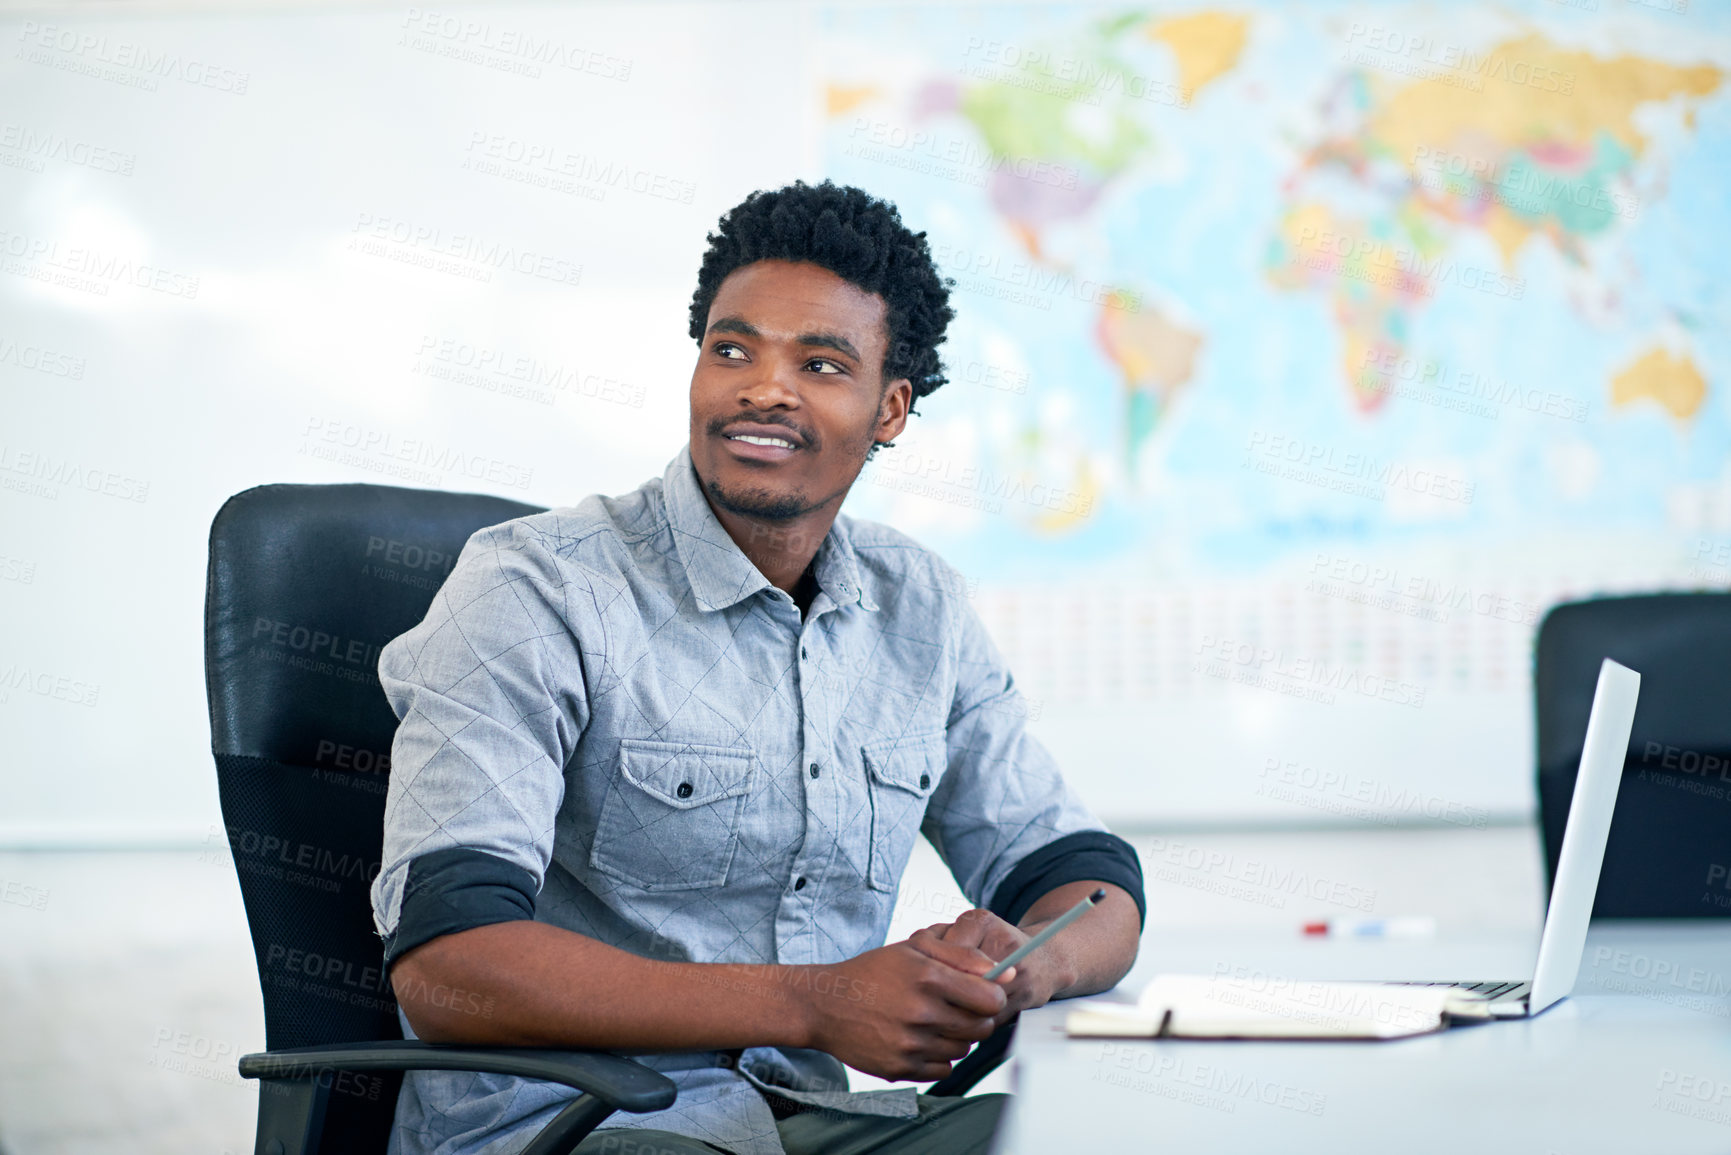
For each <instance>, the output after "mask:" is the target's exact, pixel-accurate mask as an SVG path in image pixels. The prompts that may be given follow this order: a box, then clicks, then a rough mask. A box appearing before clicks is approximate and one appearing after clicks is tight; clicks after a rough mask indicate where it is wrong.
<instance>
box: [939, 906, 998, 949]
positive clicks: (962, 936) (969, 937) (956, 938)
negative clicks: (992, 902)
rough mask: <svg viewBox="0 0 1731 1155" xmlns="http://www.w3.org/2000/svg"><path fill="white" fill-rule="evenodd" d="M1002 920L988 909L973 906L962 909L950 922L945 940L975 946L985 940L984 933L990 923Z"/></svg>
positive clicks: (990, 927) (990, 926)
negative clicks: (969, 908)
mask: <svg viewBox="0 0 1731 1155" xmlns="http://www.w3.org/2000/svg"><path fill="white" fill-rule="evenodd" d="M1001 921H1003V920H1002V919H1000V918H999V917H998V916H997V915H995V914H993V913H992V912H991V911H989V910H982V909H980V908H979V907H974V908H973V909H972V910H964V911H963V912H962V913H961V914H959V915H957V916H956V921H955V922H953V923H951V924H950V929H949V930H948V931H947V932H945V934H944V941H945V942H953V943H956V944H957V945H959V946H972V947H977V946H979V945H980V944H981V943H983V942H985V939H986V934H987V932H988V931H990V930H991V929H992V924H994V923H997V922H1001Z"/></svg>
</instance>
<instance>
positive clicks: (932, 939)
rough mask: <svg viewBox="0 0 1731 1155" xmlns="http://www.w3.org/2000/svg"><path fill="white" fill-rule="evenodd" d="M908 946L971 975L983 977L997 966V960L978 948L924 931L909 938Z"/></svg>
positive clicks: (919, 931) (918, 931)
mask: <svg viewBox="0 0 1731 1155" xmlns="http://www.w3.org/2000/svg"><path fill="white" fill-rule="evenodd" d="M908 944H909V945H910V946H912V947H913V948H914V949H915V950H917V951H919V952H920V953H921V954H923V955H925V956H926V957H927V958H931V959H936V960H937V961H938V962H941V963H945V964H947V965H949V966H952V967H955V968H956V969H957V970H959V971H966V972H967V973H968V974H971V975H983V974H985V973H986V972H987V971H989V970H991V969H992V967H993V966H995V965H996V964H997V960H996V959H994V958H993V957H992V956H991V955H989V954H986V953H985V952H984V951H982V950H980V949H979V948H978V947H976V946H973V945H971V944H966V943H960V942H956V941H954V940H952V939H947V938H940V937H938V936H937V935H934V934H928V933H926V932H925V931H923V930H916V931H915V932H914V933H913V934H912V935H910V936H908Z"/></svg>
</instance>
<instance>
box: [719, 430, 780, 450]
mask: <svg viewBox="0 0 1731 1155" xmlns="http://www.w3.org/2000/svg"><path fill="white" fill-rule="evenodd" d="M728 440H730V441H748V442H750V443H751V444H753V445H785V446H787V448H789V449H792V448H793V442H791V441H788V440H787V439H786V438H782V437H752V436H749V435H747V434H744V433H735V434H732V435H731V436H730V437H729V438H728Z"/></svg>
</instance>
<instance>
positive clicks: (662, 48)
mask: <svg viewBox="0 0 1731 1155" xmlns="http://www.w3.org/2000/svg"><path fill="white" fill-rule="evenodd" d="M407 11H408V9H407V8H406V6H405V7H402V8H381V9H377V10H369V9H355V10H330V11H320V10H311V11H298V12H297V11H289V10H268V9H267V10H262V11H254V12H249V13H245V14H240V15H217V14H191V15H172V14H171V15H160V16H154V17H140V18H129V19H117V18H113V17H103V18H101V19H80V18H78V17H77V15H76V14H72V13H67V12H60V13H36V14H24V15H19V16H14V17H12V18H8V19H7V20H5V22H4V24H0V40H3V41H4V42H5V43H6V45H7V49H6V53H5V58H4V59H3V60H0V108H3V109H5V112H4V114H0V119H3V120H4V121H5V123H6V128H5V131H7V132H10V133H14V134H15V135H14V139H15V140H22V139H23V138H21V137H19V136H18V135H17V134H30V136H29V140H31V141H34V142H36V143H35V146H34V147H36V149H37V152H36V157H37V159H38V160H39V161H40V164H41V168H40V171H28V169H27V168H20V167H16V166H13V167H7V168H0V249H3V250H4V255H5V261H6V264H5V266H4V269H3V272H0V415H3V416H0V453H3V454H6V455H8V456H9V458H10V460H9V461H6V462H0V466H4V467H5V468H4V469H0V475H3V477H4V480H5V485H6V488H4V489H0V526H3V528H0V559H3V560H0V573H4V574H8V575H9V576H10V579H11V580H4V581H0V670H10V671H12V680H13V681H17V680H18V679H19V676H20V673H21V672H24V671H27V672H28V674H29V678H28V679H27V680H25V681H24V682H23V684H22V686H21V687H15V688H12V689H10V690H8V691H6V692H5V700H4V701H3V702H0V784H3V787H0V843H7V844H13V845H17V844H26V845H28V844H34V843H43V842H48V843H52V842H56V841H64V840H68V839H70V840H72V841H75V842H94V843H102V842H105V841H121V842H140V841H142V842H151V841H162V840H170V841H175V840H178V841H189V840H190V841H199V840H201V839H203V838H204V836H205V834H206V832H207V831H208V829H209V826H210V824H211V823H213V822H216V821H218V810H217V803H216V792H215V788H214V771H213V767H212V764H211V758H210V752H209V751H210V745H209V725H208V722H207V717H206V712H205V697H204V672H203V659H202V648H201V647H202V640H201V629H202V620H201V613H202V606H203V596H204V569H205V560H206V536H207V534H208V532H209V527H210V520H211V517H212V516H213V515H214V514H215V512H216V510H217V508H218V507H219V506H220V505H221V503H222V502H223V500H224V499H225V498H227V497H228V496H229V495H230V494H233V493H235V492H237V491H239V490H242V489H245V488H248V487H250V486H253V485H257V484H260V483H263V482H271V481H280V482H345V481H377V482H384V483H394V484H403V485H412V486H421V487H433V488H447V489H456V490H468V491H481V492H492V493H500V494H503V495H505V496H509V497H514V498H518V499H520V500H525V501H530V502H535V503H538V504H546V505H552V504H565V503H569V502H572V501H575V500H577V499H578V498H580V497H581V496H582V495H584V494H586V493H592V492H609V493H613V492H621V491H624V490H628V489H631V488H633V487H635V486H636V485H638V484H639V483H641V482H642V481H643V479H644V478H646V477H648V476H650V475H652V474H659V472H660V471H661V469H662V468H663V466H664V465H665V463H666V461H667V460H668V459H669V458H670V457H671V456H672V454H673V452H674V451H675V450H676V449H677V447H678V446H679V445H681V444H682V443H683V441H684V438H685V426H686V420H687V405H686V389H687V383H688V382H689V379H690V367H691V359H692V357H693V355H694V351H695V346H694V345H693V343H692V342H691V340H690V339H689V338H688V337H687V336H686V335H685V324H686V321H685V318H686V309H687V306H688V304H689V302H690V297H691V292H692V288H693V286H694V284H695V276H696V269H697V262H698V260H699V257H700V256H701V253H702V251H703V245H704V236H705V234H706V232H707V230H709V229H711V228H713V227H714V224H715V221H716V218H717V217H718V216H719V215H720V214H721V213H722V212H723V211H725V210H726V208H728V207H729V206H731V205H732V204H734V203H736V202H737V201H738V200H739V199H740V198H741V197H743V196H744V195H745V194H746V193H747V192H749V191H751V190H752V189H755V188H759V187H765V186H773V185H777V184H781V183H785V182H786V181H789V180H792V179H794V178H795V177H800V176H805V177H812V176H814V175H815V174H814V172H813V170H812V168H811V166H810V164H809V163H808V158H807V155H806V150H807V148H808V142H810V141H811V140H812V139H813V133H812V132H811V131H810V127H809V126H808V125H807V124H805V123H804V122H803V121H802V119H801V118H802V117H803V116H804V115H805V106H804V105H802V104H801V103H799V102H795V101H790V100H788V99H787V91H788V86H789V85H793V86H795V87H798V88H801V89H804V88H806V87H808V86H809V81H808V80H806V79H805V78H804V77H803V76H802V75H801V70H802V69H804V68H805V67H806V66H807V64H808V61H807V60H806V59H805V57H804V56H803V55H802V54H801V53H800V52H799V51H798V45H799V44H800V41H801V29H802V21H803V17H802V16H801V14H800V13H799V12H798V11H797V10H795V9H793V8H789V7H788V6H786V5H775V6H772V7H770V8H761V7H754V6H752V5H728V6H726V8H723V7H721V6H718V5H710V4H696V5H678V6H655V7H653V8H649V9H645V8H644V7H642V6H638V5H625V4H617V5H601V4H596V5H584V6H580V7H572V6H551V5H527V4H526V5H511V6H493V7H487V8H484V9H469V10H463V11H462V16H461V18H462V19H463V20H467V21H479V22H481V23H483V24H484V25H486V30H485V31H484V32H482V33H481V34H480V35H479V36H478V37H476V36H469V37H467V39H465V35H464V34H463V33H462V32H460V31H459V32H458V34H457V35H456V36H454V37H450V36H446V35H442V34H441V32H440V27H441V25H440V24H439V23H437V22H435V23H434V24H433V25H432V31H430V32H429V31H427V25H426V24H424V23H420V22H414V23H411V22H410V21H409V19H408V18H407V16H406V12H407ZM447 11H448V10H447ZM406 24H407V25H409V26H408V27H405V25H406ZM443 27H444V28H445V29H446V30H447V31H452V30H455V29H456V26H455V25H454V24H445V25H443ZM56 30H57V31H56ZM528 35H533V36H537V37H545V38H550V39H551V40H553V41H555V42H558V43H560V44H561V45H562V46H563V48H562V54H563V56H564V58H565V59H568V60H570V61H572V62H573V63H575V64H577V65H578V66H579V67H577V68H558V67H553V66H551V65H542V66H541V71H542V75H540V76H539V77H531V76H525V75H518V74H512V73H509V72H505V71H502V70H500V69H499V68H498V67H497V65H499V64H501V63H508V62H510V61H511V60H512V56H511V55H510V54H509V53H508V52H506V51H503V50H485V49H481V50H475V49H473V48H470V49H467V51H471V52H474V54H476V55H478V56H479V58H480V62H479V63H475V62H471V61H468V60H465V59H461V58H452V57H449V56H445V55H441V54H440V53H441V52H448V51H464V50H465V49H464V48H463V47H462V46H463V45H465V44H470V45H472V44H474V43H477V42H479V43H483V44H487V43H490V44H495V45H500V44H508V43H510V42H511V41H510V40H509V39H508V38H509V37H518V38H520V37H523V36H528ZM85 37H90V38H93V39H90V40H84V39H82V38H85ZM416 37H418V38H419V39H418V40H414V39H412V38H416ZM44 41H46V42H47V43H46V46H44ZM519 42H520V41H519ZM417 44H419V45H421V46H430V47H432V48H433V49H435V51H433V52H428V51H422V50H421V49H420V48H419V47H417ZM15 51H16V52H17V53H19V54H18V55H14V52H15ZM144 54H148V60H149V64H148V65H145V66H138V65H134V66H132V67H126V66H122V65H110V66H108V71H107V72H106V73H105V74H103V75H88V74H85V73H83V72H81V71H77V69H80V68H101V67H102V66H101V65H99V64H98V63H97V62H98V60H100V59H107V60H127V61H140V60H144V59H146V56H145V55H144ZM164 58H167V59H168V60H170V61H172V62H173V63H171V64H169V65H168V66H166V68H164V66H162V65H161V64H160V63H159V62H160V61H161V60H162V59H164ZM39 61H43V62H39ZM44 62H45V63H44ZM742 62H743V63H742ZM771 62H772V63H771ZM151 68H156V69H158V71H151V70H150V69H151ZM164 73H166V74H164ZM141 79H151V80H153V81H154V88H153V89H141V88H139V87H136V86H135V84H136V82H138V81H139V80H141ZM206 81H208V83H205V82H206ZM243 88H244V91H242V89H243ZM495 138H499V139H500V141H501V143H500V145H499V149H500V150H501V151H502V152H505V153H507V154H516V153H517V150H518V148H519V142H520V143H521V145H522V146H523V147H525V148H527V147H535V148H539V149H543V150H545V151H544V152H542V153H537V154H536V155H537V156H548V157H550V158H551V159H550V160H548V161H547V162H545V164H546V165H550V166H551V167H554V168H559V167H561V166H566V165H570V166H572V167H573V169H574V171H577V172H588V173H591V174H594V173H595V172H596V166H600V168H601V171H602V172H603V173H605V172H606V171H607V170H606V166H608V165H613V166H617V167H616V168H615V169H614V170H613V171H614V172H626V173H628V174H629V175H626V176H624V177H623V179H622V180H621V181H620V183H619V184H617V185H613V186H611V187H609V186H607V185H605V184H603V183H600V182H599V181H598V180H596V179H591V180H590V181H589V182H588V183H587V184H585V185H583V186H582V187H583V188H585V189H587V190H588V193H589V195H588V196H584V195H579V194H578V193H576V192H568V191H565V192H562V191H558V190H557V189H550V188H543V187H534V186H530V185H526V184H524V183H522V182H520V181H511V180H507V179H505V178H504V176H502V175H498V174H495V173H483V172H477V171H475V170H474V168H473V162H474V161H475V160H477V159H483V158H484V157H485V154H486V153H487V152H488V150H489V148H490V147H491V142H492V141H493V140H494V139H495ZM44 142H48V143H46V144H45V143H44ZM578 154H581V155H578ZM6 155H7V156H13V157H15V156H16V155H18V150H14V151H13V152H10V153H7V154H6ZM23 155H25V156H29V155H30V153H29V151H28V150H26V151H24V153H23ZM26 163H28V162H26ZM466 163H467V164H469V165H470V167H468V168H466V167H465V165H466ZM537 167H538V166H537V165H521V166H513V165H511V164H510V163H508V162H507V163H505V164H504V165H503V168H504V169H505V170H518V169H522V170H527V171H529V172H534V171H535V170H536V168H537ZM115 169H119V170H121V171H113V170H115ZM105 170H106V171H105ZM639 174H641V175H639ZM601 179H605V177H603V178H601ZM633 182H636V183H637V184H639V185H640V187H641V188H642V189H644V190H645V191H643V192H636V191H633V190H632V187H631V186H632V183H633ZM596 192H599V193H600V194H601V195H602V197H603V199H600V200H595V199H590V198H591V197H593V196H594V195H595V193H596ZM686 198H688V199H686ZM380 221H389V222H394V223H393V224H392V225H387V226H383V227H384V229H385V232H386V234H387V236H388V235H390V234H391V232H392V231H393V230H394V229H397V228H398V227H399V225H400V226H401V227H406V228H408V229H410V230H429V231H436V234H437V236H438V237H439V238H440V239H441V240H440V242H439V243H443V244H446V245H451V246H453V247H455V248H457V249H459V250H462V249H463V246H464V244H465V242H463V241H461V240H459V239H458V238H461V237H473V238H475V239H476V241H477V242H478V243H479V244H480V245H481V246H483V247H486V246H492V245H502V246H512V247H514V249H515V250H516V251H518V252H521V253H532V254H534V255H535V256H536V257H537V258H540V259H543V260H546V261H548V262H550V263H548V264H546V265H545V266H544V269H543V271H544V272H545V273H547V274H549V275H546V276H538V275H529V274H524V273H520V272H516V271H511V270H510V269H509V268H502V269H488V267H487V266H486V265H485V264H484V263H478V262H475V261H458V262H454V264H455V265H456V266H459V267H460V268H461V269H462V270H464V271H465V272H470V273H472V272H473V271H475V270H481V271H482V272H483V273H484V274H486V275H490V280H487V281H484V282H483V281H477V280H475V279H471V277H470V276H466V275H459V274H453V273H448V272H441V271H437V270H430V269H425V268H422V267H418V266H417V265H414V264H410V263H406V262H405V261H404V260H402V259H401V258H405V257H408V258H414V257H416V256H418V255H421V254H426V253H428V251H429V250H430V248H431V247H432V242H431V238H430V237H428V238H426V239H424V240H423V241H422V242H420V243H410V244H393V243H391V242H389V241H388V240H386V241H378V240H377V238H376V237H375V236H374V233H373V230H374V229H375V228H377V227H380V226H377V225H375V224H373V222H380ZM400 235H408V234H400ZM366 240H373V241H375V242H376V251H374V252H368V251H365V249H358V248H357V247H356V245H357V243H360V242H363V241H366ZM392 258H396V259H392ZM110 262H133V263H135V266H136V267H137V268H139V269H141V270H142V269H144V268H146V267H148V268H149V269H150V270H151V271H150V272H148V273H145V272H140V273H139V274H138V275H139V276H140V277H141V278H142V279H144V280H145V283H146V285H147V286H148V285H152V284H154V285H155V286H157V287H138V286H137V285H135V284H132V283H129V281H127V280H126V279H124V278H122V279H120V280H118V281H116V280H113V279H111V278H108V277H104V276H103V275H102V273H103V272H104V271H112V270H113V269H114V268H116V267H119V266H116V265H112V264H110ZM529 267H530V268H534V267H535V265H534V264H533V263H529ZM579 267H580V272H577V271H575V270H577V269H578V268H579ZM69 268H70V269H73V270H77V269H80V268H94V269H95V270H96V272H95V273H94V274H91V273H86V274H84V277H85V281H84V283H81V284H75V285H72V286H68V285H64V284H55V283H53V281H52V279H50V280H46V281H45V280H42V279H39V278H40V277H47V278H53V277H55V276H57V275H59V274H61V273H63V272H65V271H66V270H67V269H69ZM153 277H154V278H157V279H156V280H154V281H153V280H152V278H153ZM559 277H566V278H567V279H574V280H575V281H576V283H575V284H571V283H560V281H559V280H558V279H557V278H559ZM194 279H196V287H194V285H193V280H194ZM93 286H94V289H95V290H96V291H93V288H92V287H93ZM447 341H448V342H451V343H453V344H452V352H451V354H450V355H451V356H453V357H457V358H461V357H463V356H466V355H467V354H463V353H460V352H458V351H457V350H458V348H459V347H471V346H472V347H474V348H476V349H489V350H497V351H500V352H502V353H503V354H505V355H507V356H509V357H510V358H512V359H515V358H518V357H523V358H532V359H534V360H535V361H536V362H539V363H541V364H542V365H543V366H546V365H558V366H561V367H562V368H564V369H565V370H567V371H568V373H567V376H568V379H571V380H574V382H575V385H574V387H573V388H570V389H568V390H566V391H563V392H559V393H557V394H555V395H552V396H551V400H552V404H550V405H549V404H544V403H542V402H541V401H540V400H536V399H532V398H531V399H525V398H517V397H511V396H507V395H504V394H501V393H490V392H486V391H483V390H482V389H480V388H476V387H473V386H469V385H465V384H460V383H456V382H453V381H451V380H439V379H434V378H432V377H429V376H428V375H427V373H426V370H428V369H434V370H437V369H438V368H440V367H441V365H443V366H444V367H448V368H457V367H458V366H457V365H456V364H454V363H453V362H450V361H446V362H443V363H441V361H440V360H439V356H438V354H439V350H440V348H441V345H442V343H443V342H447ZM429 345H431V348H430V349H429V348H428V346H429ZM28 350H38V351H40V350H47V351H49V352H50V353H51V354H52V356H50V357H49V358H48V360H47V361H46V364H47V366H48V368H47V370H46V371H43V370H40V369H33V368H28V367H24V366H23V365H22V364H21V363H20V361H21V360H28V361H30V362H32V363H33V364H41V363H43V362H42V360H41V358H40V356H39V355H38V354H36V353H28V352H27V351H28ZM572 371H574V374H573V372H572ZM483 376H485V374H483ZM494 377H495V379H497V377H498V375H494ZM608 380H610V381H611V382H613V384H608V385H604V384H603V382H604V381H608ZM327 435H334V437H335V439H336V440H334V441H326V440H324V438H325V437H326V436H327ZM364 439H372V444H373V445H374V446H375V448H373V449H371V450H369V451H367V452H364V453H362V454H361V455H360V456H359V457H358V458H357V460H358V461H359V462H360V464H359V465H356V464H343V463H341V462H332V461H327V460H319V459H316V458H315V457H313V456H309V455H308V454H307V452H305V451H306V450H307V449H309V448H312V447H315V446H328V447H332V448H334V447H336V446H339V445H341V444H342V443H344V442H346V441H360V440H364ZM416 439H419V440H422V441H424V442H425V443H426V444H427V446H428V447H430V448H432V449H434V450H435V451H436V452H438V453H440V454H444V453H445V451H446V450H448V449H456V450H458V451H460V453H461V454H462V456H463V458H464V459H465V460H467V461H469V462H471V463H473V465H474V467H475V468H476V469H477V470H482V471H483V472H482V475H481V476H478V477H477V476H465V475H464V473H463V472H462V471H460V470H456V469H439V468H436V467H435V468H433V469H431V470H429V471H425V472H424V473H423V474H421V475H415V476H408V477H402V476H391V475H389V474H386V473H381V472H377V471H376V470H378V469H379V468H381V467H384V466H386V465H388V464H391V463H392V458H391V457H390V456H389V455H390V454H391V453H393V452H395V453H402V452H408V451H410V450H409V449H408V448H407V447H408V446H409V444H410V443H411V442H412V441H414V440H416ZM23 455H37V458H36V459H34V461H33V460H32V459H26V458H25V457H24V456H23ZM369 466H370V467H371V468H367V467H369ZM20 470H22V472H20ZM69 471H70V472H69ZM489 472H490V473H491V479H489V477H488V476H487V474H488V473H489ZM33 473H34V474H35V476H32V474H33ZM44 473H46V474H48V476H43V474H44ZM43 675H47V678H44V677H43ZM62 679H64V681H61V680H62ZM28 687H39V688H41V689H45V690H47V691H48V692H47V693H38V692H34V691H33V690H32V689H31V688H28Z"/></svg>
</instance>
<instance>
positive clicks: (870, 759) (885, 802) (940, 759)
mask: <svg viewBox="0 0 1731 1155" xmlns="http://www.w3.org/2000/svg"><path fill="white" fill-rule="evenodd" d="M860 756H861V757H862V758H863V759H864V760H865V768H866V784H867V789H868V790H869V791H870V794H871V849H870V851H869V859H870V862H869V866H868V868H867V870H866V884H867V885H868V886H870V887H871V889H873V890H890V891H893V890H894V889H895V888H896V883H897V881H898V880H900V878H901V876H902V871H903V870H904V869H905V868H906V867H907V864H908V856H909V855H910V854H912V853H913V849H914V839H915V838H917V837H919V833H920V823H921V822H922V821H924V820H925V816H926V800H927V799H929V798H930V797H931V795H932V791H933V790H936V789H937V786H938V779H939V778H941V777H942V776H943V772H944V763H945V759H946V758H947V754H946V752H945V747H944V735H943V733H942V732H941V731H934V732H933V733H930V734H922V735H918V736H916V737H912V738H892V739H887V740H884V741H880V742H873V743H870V744H869V745H866V746H862V747H860Z"/></svg>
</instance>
